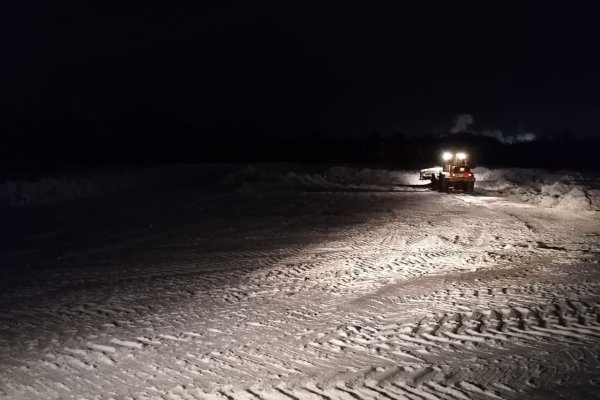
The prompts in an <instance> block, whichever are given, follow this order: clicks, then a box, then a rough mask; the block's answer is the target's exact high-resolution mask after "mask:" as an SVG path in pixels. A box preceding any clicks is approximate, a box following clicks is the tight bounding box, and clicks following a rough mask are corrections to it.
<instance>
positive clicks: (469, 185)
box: [465, 182, 475, 193]
mask: <svg viewBox="0 0 600 400" xmlns="http://www.w3.org/2000/svg"><path fill="white" fill-rule="evenodd" d="M465 187H466V189H467V190H466V191H467V192H469V193H472V192H473V189H474V188H475V182H465Z"/></svg>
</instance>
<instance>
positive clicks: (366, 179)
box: [285, 167, 423, 187]
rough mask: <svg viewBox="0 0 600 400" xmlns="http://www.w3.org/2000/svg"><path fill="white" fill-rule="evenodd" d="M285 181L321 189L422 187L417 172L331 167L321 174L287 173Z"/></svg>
mask: <svg viewBox="0 0 600 400" xmlns="http://www.w3.org/2000/svg"><path fill="white" fill-rule="evenodd" d="M285 181H286V182H287V183H291V184H301V185H305V186H311V185H317V186H321V187H340V186H348V185H351V186H354V187H361V186H394V185H422V184H423V182H422V181H419V173H418V172H417V171H390V170H386V169H370V168H362V169H358V168H350V167H332V168H329V169H328V170H326V171H325V172H323V173H313V174H302V173H300V174H299V173H295V172H289V173H288V174H287V175H286V176H285Z"/></svg>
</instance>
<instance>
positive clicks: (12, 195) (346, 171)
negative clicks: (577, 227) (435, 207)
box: [0, 164, 600, 211]
mask: <svg viewBox="0 0 600 400" xmlns="http://www.w3.org/2000/svg"><path fill="white" fill-rule="evenodd" d="M473 172H474V173H475V176H476V177H477V183H476V185H475V188H476V191H479V192H480V193H486V192H488V193H493V194H494V195H502V196H507V197H509V198H513V199H515V200H519V201H524V202H528V203H531V204H538V205H540V206H543V207H553V208H559V209H566V210H575V211H577V210H593V211H600V179H596V180H594V179H595V178H594V179H590V176H595V175H591V174H582V173H579V172H573V171H560V172H549V171H546V170H541V169H517V168H506V169H488V168H484V167H478V168H475V169H474V170H473ZM427 183H428V182H427V181H420V180H419V172H418V171H417V170H414V171H407V170H387V169H370V168H351V167H329V168H327V167H318V166H301V165H293V164H256V165H239V164H237V165H236V164H229V165H171V166H164V167H155V168H147V169H142V170H135V171H123V172H114V173H105V174H95V175H88V176H80V177H74V176H64V177H58V178H47V179H41V180H38V181H35V182H29V181H21V182H5V183H1V184H0V205H4V206H7V205H8V206H24V205H38V204H47V203H52V202H57V201H66V200H73V199H78V198H86V197H93V196H98V195H102V194H105V193H110V192H115V191H123V190H130V189H140V188H149V189H151V190H155V189H165V188H167V189H169V190H172V189H176V190H178V189H185V190H225V191H229V190H241V191H260V190H381V189H383V190H389V189H390V188H393V187H394V186H413V185H415V186H424V185H426V184H427Z"/></svg>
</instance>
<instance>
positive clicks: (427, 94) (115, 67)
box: [0, 1, 600, 136]
mask: <svg viewBox="0 0 600 400" xmlns="http://www.w3.org/2000/svg"><path fill="white" fill-rule="evenodd" d="M115 3H116V4H112V2H103V3H99V4H95V5H92V2H82V1H80V2H73V3H72V4H68V5H66V4H65V3H64V2H59V3H55V2H13V4H11V5H10V6H9V7H10V8H11V9H9V10H7V12H5V13H3V16H2V19H3V21H2V24H1V28H0V29H2V42H1V43H2V51H1V52H0V60H1V63H0V74H1V76H2V91H1V92H0V93H1V94H0V96H1V97H0V107H1V108H0V112H1V114H0V116H1V117H2V120H3V121H2V122H3V125H4V127H3V131H4V132H3V134H4V135H7V134H10V131H11V129H14V127H15V126H17V125H20V124H21V122H19V121H23V120H30V119H36V120H37V121H44V122H43V123H47V124H48V126H63V125H65V124H74V125H77V126H85V127H87V128H86V129H88V130H89V129H92V130H94V132H96V134H98V132H102V130H103V129H104V128H103V127H106V126H113V125H114V124H115V123H118V121H122V120H123V119H126V118H128V116H130V115H145V114H160V115H161V116H163V117H164V118H168V119H169V120H171V121H175V122H176V123H179V124H184V125H186V126H189V127H191V129H194V130H196V131H198V132H204V131H206V130H207V129H210V128H219V127H229V128H231V127H233V128H236V127H245V128H249V129H253V130H256V131H260V132H267V133H272V134H277V135H283V136H286V135H291V136H293V135H304V134H307V133H308V132H311V131H320V132H323V133H324V134H328V135H337V136H340V135H341V136H344V135H359V134H365V133H369V132H373V131H377V132H381V133H384V134H385V133H393V132H403V133H406V134H423V133H444V132H447V131H448V129H449V126H450V125H451V123H452V118H453V117H454V116H455V115H457V114H460V113H470V114H472V115H473V116H474V119H475V123H474V124H473V126H472V127H473V128H474V129H501V130H502V131H504V132H506V133H507V134H515V133H517V132H534V133H536V135H544V134H547V133H552V132H559V131H564V132H569V133H571V134H573V135H584V136H600V112H599V108H600V97H599V96H598V95H599V93H600V78H599V75H600V72H599V71H600V28H599V26H600V24H598V15H600V13H599V12H598V11H600V9H599V7H598V6H593V5H588V6H585V7H584V6H582V5H580V4H579V5H578V4H577V3H565V2H561V5H558V4H556V3H558V2H556V3H555V2H523V1H515V2H504V1H440V2H432V1H419V2H410V3H408V4H404V3H405V2H367V1H365V2H357V1H347V2H344V3H338V4H335V5H334V4H331V3H329V4H325V2H322V4H320V3H307V2H277V3H271V4H266V3H260V4H255V3H256V2H230V1H193V2H192V1H191V2H182V1H145V2H132V1H120V2H115ZM401 3H402V4H401ZM592 3H593V2H589V3H586V4H592ZM7 121H8V122H7ZM15 121H17V122H15ZM111 124H112V125H111ZM90 127H91V128H90ZM38 131H44V130H43V129H42V130H39V129H38ZM84 131H85V130H84ZM45 132H47V133H39V132H38V133H36V135H44V134H48V135H50V134H52V129H48V130H46V131H45ZM85 134H86V133H85V132H83V131H82V135H85ZM199 134H201V133H199Z"/></svg>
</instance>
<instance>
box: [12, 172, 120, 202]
mask: <svg viewBox="0 0 600 400" xmlns="http://www.w3.org/2000/svg"><path fill="white" fill-rule="evenodd" d="M119 186H120V179H117V177H115V176H109V175H104V176H92V177H61V178H44V179H41V180H38V181H33V182H30V181H18V182H14V181H8V182H5V183H2V184H0V204H2V205H9V206H26V205H38V204H48V203H52V202H56V201H64V200H73V199H76V198H84V197H91V196H95V195H98V194H101V193H106V192H110V191H113V190H115V189H117V188H118V187H119Z"/></svg>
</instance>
